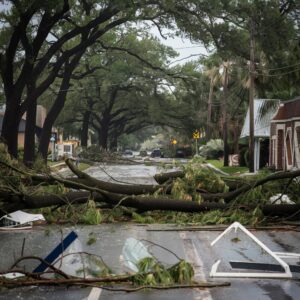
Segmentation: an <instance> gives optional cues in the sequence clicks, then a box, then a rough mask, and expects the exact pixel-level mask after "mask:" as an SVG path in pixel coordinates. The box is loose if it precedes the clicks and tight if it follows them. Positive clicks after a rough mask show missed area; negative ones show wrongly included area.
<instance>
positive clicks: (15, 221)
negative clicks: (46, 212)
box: [0, 210, 45, 230]
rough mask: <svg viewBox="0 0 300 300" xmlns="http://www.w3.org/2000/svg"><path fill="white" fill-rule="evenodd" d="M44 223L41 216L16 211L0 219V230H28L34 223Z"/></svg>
mask: <svg viewBox="0 0 300 300" xmlns="http://www.w3.org/2000/svg"><path fill="white" fill-rule="evenodd" d="M38 221H45V218H44V216H43V215H42V214H29V213H26V212H24V211H21V210H17V211H15V212H12V213H10V214H7V215H5V216H3V217H2V218H0V230H12V229H19V230H20V229H30V228H32V225H33V223H34V222H38Z"/></svg>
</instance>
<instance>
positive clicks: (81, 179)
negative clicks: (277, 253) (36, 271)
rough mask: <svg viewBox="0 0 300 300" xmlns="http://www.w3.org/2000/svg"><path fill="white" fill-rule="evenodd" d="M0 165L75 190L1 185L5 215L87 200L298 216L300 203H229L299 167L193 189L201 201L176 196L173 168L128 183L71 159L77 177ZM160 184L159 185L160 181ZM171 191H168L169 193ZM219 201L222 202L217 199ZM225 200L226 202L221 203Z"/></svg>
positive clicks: (37, 180) (142, 208)
mask: <svg viewBox="0 0 300 300" xmlns="http://www.w3.org/2000/svg"><path fill="white" fill-rule="evenodd" d="M0 164H1V165H2V166H3V167H4V168H6V169H7V170H10V171H11V172H14V173H17V174H19V176H21V177H22V181H23V182H26V184H27V185H29V186H30V185H31V184H33V183H34V184H37V183H38V184H47V185H55V184H61V185H63V186H64V187H67V188H71V189H73V190H74V189H75V190H77V191H69V192H67V193H62V194H50V195H49V194H48V195H47V194H37V193H36V192H28V191H26V189H23V190H20V189H16V188H12V187H9V186H7V185H6V186H5V184H2V185H1V187H0V203H1V214H6V213H9V212H12V211H15V210H18V209H34V208H42V207H48V206H62V205H70V204H81V203H86V202H87V201H88V200H89V199H93V200H94V201H95V202H99V203H106V204H108V205H109V206H111V207H115V206H124V207H130V208H134V209H136V210H138V211H139V212H145V211H153V210H163V211H166V210H167V211H179V212H195V213H196V212H207V211H211V210H216V209H218V210H227V209H243V210H246V211H251V210H253V209H255V208H256V207H257V206H258V205H259V207H260V209H261V211H262V213H263V214H264V215H266V216H270V215H276V216H289V215H294V217H296V218H298V217H299V213H298V212H299V211H300V204H295V205H289V204H282V205H272V204H267V203H259V204H257V203H251V204H245V203H243V204H241V203H234V204H233V203H232V200H234V199H236V198H237V197H238V196H240V195H242V194H244V193H246V192H248V191H250V190H251V189H254V188H256V187H259V186H262V185H264V184H266V183H268V182H272V181H276V180H282V179H289V184H290V183H291V181H292V180H293V179H294V178H296V177H298V176H300V170H296V171H290V172H278V173H274V174H271V175H268V176H266V177H264V178H261V179H258V180H256V181H251V182H250V183H249V182H248V183H244V184H243V185H242V186H240V187H239V188H237V189H235V190H233V191H227V192H222V193H212V192H208V191H205V190H204V189H196V192H197V193H198V194H199V195H200V196H201V199H202V200H201V201H189V200H183V199H178V198H177V199H176V198H174V196H173V195H172V188H173V187H174V180H177V179H178V178H181V179H182V178H183V177H184V176H186V174H185V173H184V172H183V171H176V172H171V173H166V174H161V175H156V176H155V179H156V180H157V181H158V184H157V185H129V184H120V183H111V182H110V183H107V182H104V181H101V180H98V179H96V178H93V177H91V176H89V175H87V174H86V173H84V172H82V171H80V170H79V169H78V168H76V167H75V166H74V165H73V163H72V162H71V161H70V160H67V161H66V164H67V165H68V167H69V168H70V170H71V171H72V172H73V173H74V174H75V175H76V176H77V177H76V178H62V177H59V176H56V175H52V174H50V173H48V174H36V173H32V172H30V171H28V170H24V169H22V168H19V167H17V166H15V165H12V164H10V163H8V162H5V161H0ZM159 183H162V184H159ZM170 193H171V194H170ZM220 200H221V201H220ZM224 202H225V203H224Z"/></svg>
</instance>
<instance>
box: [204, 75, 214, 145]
mask: <svg viewBox="0 0 300 300" xmlns="http://www.w3.org/2000/svg"><path fill="white" fill-rule="evenodd" d="M213 92H214V78H213V76H211V78H210V86H209V95H208V104H207V123H206V141H209V140H210V139H211V129H212V126H211V111H212V97H213Z"/></svg>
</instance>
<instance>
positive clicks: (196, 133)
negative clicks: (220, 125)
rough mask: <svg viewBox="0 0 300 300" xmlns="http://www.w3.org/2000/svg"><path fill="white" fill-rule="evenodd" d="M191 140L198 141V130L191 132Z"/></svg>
mask: <svg viewBox="0 0 300 300" xmlns="http://www.w3.org/2000/svg"><path fill="white" fill-rule="evenodd" d="M193 139H195V140H198V139H200V132H199V130H195V131H194V132H193Z"/></svg>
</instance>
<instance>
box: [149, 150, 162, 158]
mask: <svg viewBox="0 0 300 300" xmlns="http://www.w3.org/2000/svg"><path fill="white" fill-rule="evenodd" d="M150 156H151V157H164V154H163V153H162V152H161V150H160V149H154V150H153V151H152V152H151V155H150Z"/></svg>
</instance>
